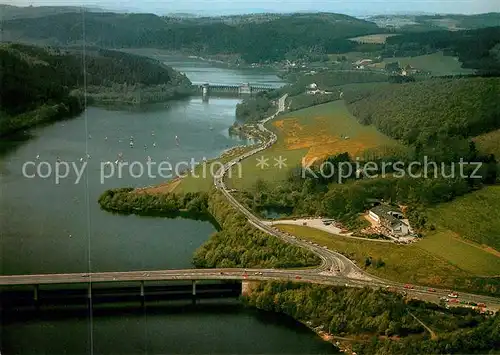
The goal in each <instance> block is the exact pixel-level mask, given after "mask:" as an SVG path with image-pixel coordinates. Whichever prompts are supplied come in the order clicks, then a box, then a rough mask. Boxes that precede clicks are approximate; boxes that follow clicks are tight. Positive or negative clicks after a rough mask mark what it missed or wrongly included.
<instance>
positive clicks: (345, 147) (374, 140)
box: [273, 101, 390, 163]
mask: <svg viewBox="0 0 500 355" xmlns="http://www.w3.org/2000/svg"><path fill="white" fill-rule="evenodd" d="M329 108H332V110H331V111H330V112H329V115H328V116H321V115H319V112H318V115H317V116H316V115H312V116H310V117H299V118H296V117H289V118H285V119H281V120H279V121H276V122H273V126H274V127H275V128H276V130H277V131H278V132H279V133H280V135H281V137H283V141H284V148H285V149H286V150H297V149H307V153H306V155H305V157H304V158H305V162H306V163H308V162H309V161H310V160H311V159H316V160H319V161H321V160H323V159H325V158H327V157H329V156H331V155H335V154H339V153H344V152H347V153H349V155H350V156H352V157H356V156H359V155H360V154H361V153H362V152H364V151H366V150H367V149H373V148H376V147H379V146H380V145H381V143H387V144H389V143H390V140H389V139H386V137H384V136H382V135H381V134H380V133H379V132H377V131H375V130H374V129H373V128H371V127H364V126H360V125H359V124H358V123H357V122H352V121H351V119H353V118H352V117H349V116H350V114H349V112H347V109H346V108H345V106H343V105H342V104H341V103H340V101H339V102H338V103H336V105H331V106H330V107H329ZM299 114H301V113H300V112H299ZM302 114H303V113H302ZM305 119H307V121H306V120H305ZM301 123H302V124H301ZM346 137H348V138H347V139H346ZM384 141H386V142H384Z"/></svg>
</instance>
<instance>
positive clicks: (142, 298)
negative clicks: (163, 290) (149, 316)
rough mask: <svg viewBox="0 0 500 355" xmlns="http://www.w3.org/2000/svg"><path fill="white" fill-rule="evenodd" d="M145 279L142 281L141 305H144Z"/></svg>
mask: <svg viewBox="0 0 500 355" xmlns="http://www.w3.org/2000/svg"><path fill="white" fill-rule="evenodd" d="M144 296H145V295H144V280H143V281H141V306H142V307H144V298H145V297H144Z"/></svg>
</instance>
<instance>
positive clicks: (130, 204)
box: [98, 188, 320, 268]
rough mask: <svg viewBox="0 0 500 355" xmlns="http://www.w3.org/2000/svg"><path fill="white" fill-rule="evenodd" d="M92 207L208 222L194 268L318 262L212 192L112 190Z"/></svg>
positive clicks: (316, 263) (309, 264) (291, 264)
mask: <svg viewBox="0 0 500 355" xmlns="http://www.w3.org/2000/svg"><path fill="white" fill-rule="evenodd" d="M98 202H99V205H100V206H101V208H102V209H104V210H106V211H109V212H116V213H123V214H137V215H148V216H155V215H159V216H170V217H174V216H179V215H181V216H183V217H188V218H197V219H198V218H199V219H209V220H211V221H212V222H213V223H215V224H216V226H217V229H218V231H217V232H216V233H214V234H213V235H212V236H211V237H210V239H209V240H208V241H207V242H205V243H204V244H203V245H202V246H201V247H200V248H198V249H197V250H196V252H195V254H194V256H193V264H194V265H195V266H196V267H200V268H216V267H222V268H224V267H248V268H251V267H260V268H287V267H305V266H315V265H318V264H319V263H320V259H319V258H318V257H317V256H316V255H315V254H313V253H311V252H310V251H308V250H305V249H302V248H299V247H297V246H294V245H290V244H287V243H285V242H283V241H281V240H279V239H278V238H276V237H273V236H270V235H267V234H266V233H264V232H262V231H260V230H259V229H257V228H255V227H253V226H252V225H250V224H249V223H248V222H247V220H246V218H245V217H244V216H243V215H242V214H240V213H238V212H237V211H236V210H234V209H233V207H232V206H231V205H230V204H229V203H228V202H227V199H226V198H225V197H224V195H222V194H221V193H219V192H217V191H211V192H210V193H209V194H207V193H205V192H197V193H186V194H175V193H167V194H150V193H141V192H137V191H134V189H133V188H118V189H110V190H107V191H105V192H104V193H103V194H102V195H101V196H100V197H99V200H98Z"/></svg>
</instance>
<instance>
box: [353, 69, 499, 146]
mask: <svg viewBox="0 0 500 355" xmlns="http://www.w3.org/2000/svg"><path fill="white" fill-rule="evenodd" d="M344 98H345V100H346V102H347V103H348V106H349V108H350V110H351V112H352V113H353V114H354V115H355V116H356V117H357V118H358V120H360V121H361V122H362V123H364V124H374V125H375V126H376V127H377V128H378V129H379V130H380V131H382V132H384V133H385V134H387V135H389V136H390V137H393V138H395V139H399V140H401V141H403V142H404V143H407V144H410V145H416V146H426V147H435V146H436V144H439V143H440V142H441V143H442V145H443V146H442V147H441V148H442V149H443V150H448V151H450V152H451V151H452V150H453V149H452V147H451V146H450V141H451V140H455V141H456V140H460V139H467V138H470V137H473V136H476V135H479V134H481V133H485V132H489V131H492V130H495V129H498V128H500V100H499V98H500V78H497V77H492V78H481V77H472V78H460V79H432V80H427V81H422V82H416V83H408V84H393V85H388V86H384V87H380V88H377V89H376V90H375V89H371V90H368V91H365V92H362V91H357V92H356V91H353V90H351V91H349V90H347V91H346V92H345V95H344Z"/></svg>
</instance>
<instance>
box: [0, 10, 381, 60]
mask: <svg viewBox="0 0 500 355" xmlns="http://www.w3.org/2000/svg"><path fill="white" fill-rule="evenodd" d="M2 26H3V34H4V37H5V38H7V39H8V38H10V37H9V35H10V34H12V37H13V38H23V39H25V40H43V41H48V39H50V40H49V41H50V43H49V44H52V45H68V44H81V43H82V41H83V40H84V39H83V37H82V36H83V32H84V31H83V28H84V27H85V42H86V43H87V44H89V45H97V46H102V47H109V48H117V47H145V48H152V47H154V48H163V49H170V50H188V51H192V52H195V53H198V54H220V53H226V54H240V55H241V57H242V59H243V60H244V61H246V62H248V63H253V62H265V61H279V60H283V59H285V58H286V57H287V54H288V53H290V55H292V56H293V55H294V53H296V51H297V50H302V51H303V52H304V53H310V52H311V51H314V52H315V53H320V54H321V53H323V54H325V53H342V52H347V51H351V50H354V49H355V48H356V46H357V44H356V43H354V42H351V41H349V40H347V38H350V37H355V36H361V35H365V34H370V33H377V32H380V29H379V28H378V27H377V26H376V25H375V24H374V23H371V22H367V21H364V20H359V19H356V18H353V17H350V16H346V15H339V14H293V15H287V16H278V17H277V18H273V19H271V20H269V21H264V22H248V23H245V22H243V23H234V24H227V23H224V22H222V21H221V22H213V23H203V22H202V23H198V22H194V23H178V22H177V21H169V19H168V18H161V17H159V16H156V15H153V14H113V13H91V12H89V13H85V15H84V16H82V14H80V13H68V14H56V15H52V16H45V17H41V18H36V19H30V18H25V19H15V20H10V21H4V22H3V24H2ZM14 36H15V37H14Z"/></svg>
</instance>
